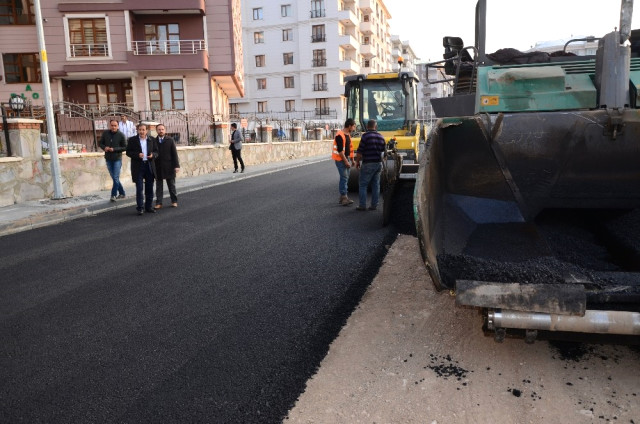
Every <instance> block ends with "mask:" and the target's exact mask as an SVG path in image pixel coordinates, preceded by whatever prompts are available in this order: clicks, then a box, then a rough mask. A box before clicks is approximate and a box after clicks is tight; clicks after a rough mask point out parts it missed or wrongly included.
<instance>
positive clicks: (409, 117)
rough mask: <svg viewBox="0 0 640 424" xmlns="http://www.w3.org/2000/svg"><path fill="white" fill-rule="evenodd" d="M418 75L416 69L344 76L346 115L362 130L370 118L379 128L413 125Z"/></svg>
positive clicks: (395, 128) (415, 114)
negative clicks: (414, 70) (413, 70)
mask: <svg viewBox="0 0 640 424" xmlns="http://www.w3.org/2000/svg"><path fill="white" fill-rule="evenodd" d="M417 90H418V78H417V77H416V76H415V74H414V73H413V72H401V73H385V74H370V75H354V76H348V77H346V78H345V97H346V98H347V118H353V119H354V120H355V121H356V124H357V131H359V132H363V131H364V130H365V128H366V123H367V121H369V120H370V119H375V120H376V121H378V130H379V131H396V130H399V129H402V128H405V129H410V128H411V127H412V125H413V124H414V123H415V122H416V121H417V117H418V108H417V97H418V96H417Z"/></svg>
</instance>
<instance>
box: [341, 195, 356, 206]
mask: <svg viewBox="0 0 640 424" xmlns="http://www.w3.org/2000/svg"><path fill="white" fill-rule="evenodd" d="M352 203H353V200H351V199H349V197H347V196H346V195H344V196H340V204H341V205H342V206H349V205H350V204H352Z"/></svg>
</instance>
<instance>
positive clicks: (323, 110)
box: [316, 99, 329, 115]
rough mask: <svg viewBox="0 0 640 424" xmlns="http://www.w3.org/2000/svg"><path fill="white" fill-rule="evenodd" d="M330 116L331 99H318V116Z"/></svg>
mask: <svg viewBox="0 0 640 424" xmlns="http://www.w3.org/2000/svg"><path fill="white" fill-rule="evenodd" d="M328 114H329V99H316V115H328Z"/></svg>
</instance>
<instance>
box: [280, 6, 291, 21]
mask: <svg viewBox="0 0 640 424" xmlns="http://www.w3.org/2000/svg"><path fill="white" fill-rule="evenodd" d="M280 14H281V15H282V17H283V18H284V17H287V16H291V5H290V4H283V5H281V6H280Z"/></svg>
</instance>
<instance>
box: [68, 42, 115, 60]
mask: <svg viewBox="0 0 640 424" xmlns="http://www.w3.org/2000/svg"><path fill="white" fill-rule="evenodd" d="M69 54H70V55H71V57H96V56H98V57H107V56H109V45H108V44H71V45H69Z"/></svg>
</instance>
